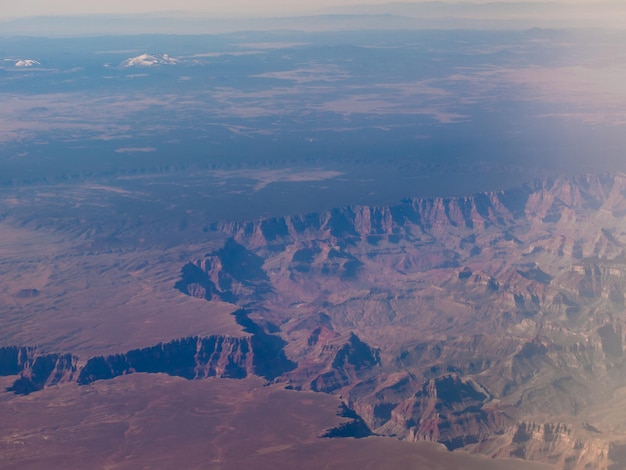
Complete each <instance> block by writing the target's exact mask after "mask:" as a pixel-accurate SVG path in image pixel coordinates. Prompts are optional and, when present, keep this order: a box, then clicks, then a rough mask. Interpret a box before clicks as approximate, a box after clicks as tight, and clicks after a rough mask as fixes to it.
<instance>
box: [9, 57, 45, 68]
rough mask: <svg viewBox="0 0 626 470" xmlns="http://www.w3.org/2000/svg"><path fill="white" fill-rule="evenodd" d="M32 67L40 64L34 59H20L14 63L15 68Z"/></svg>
mask: <svg viewBox="0 0 626 470" xmlns="http://www.w3.org/2000/svg"><path fill="white" fill-rule="evenodd" d="M33 65H41V63H40V62H39V61H37V60H34V59H20V60H18V61H17V62H15V66H16V67H32V66H33Z"/></svg>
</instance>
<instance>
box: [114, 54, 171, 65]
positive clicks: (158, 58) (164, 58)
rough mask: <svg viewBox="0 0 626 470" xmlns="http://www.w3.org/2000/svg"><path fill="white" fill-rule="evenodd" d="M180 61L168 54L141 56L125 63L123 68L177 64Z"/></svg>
mask: <svg viewBox="0 0 626 470" xmlns="http://www.w3.org/2000/svg"><path fill="white" fill-rule="evenodd" d="M177 62H178V60H177V59H175V58H173V57H170V56H168V55H167V54H154V55H152V54H141V55H138V56H137V57H131V58H130V59H126V60H125V61H123V62H122V63H121V64H120V66H122V67H151V66H153V65H166V64H175V63H177Z"/></svg>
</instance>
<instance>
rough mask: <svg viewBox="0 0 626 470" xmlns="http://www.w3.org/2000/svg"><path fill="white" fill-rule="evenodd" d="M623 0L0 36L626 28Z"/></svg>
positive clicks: (185, 17)
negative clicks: (252, 31) (397, 29)
mask: <svg viewBox="0 0 626 470" xmlns="http://www.w3.org/2000/svg"><path fill="white" fill-rule="evenodd" d="M624 12H625V7H624V4H623V3H617V2H598V3H595V2H594V3H581V4H563V3H556V2H492V3H455V2H407V3H404V2H394V3H387V4H382V5H354V6H348V7H336V8H327V9H318V10H313V11H311V12H309V13H306V14H294V13H290V12H289V11H286V12H285V14H284V15H275V16H273V17H260V18H252V17H245V16H232V17H219V18H218V17H215V16H210V15H208V14H203V13H198V14H193V15H192V14H185V13H169V14H168V13H152V14H141V15H97V16H65V17H28V18H16V19H5V20H0V25H1V26H2V27H1V28H0V35H2V36H12V35H33V36H48V35H52V36H58V35H62V36H66V35H68V34H70V35H87V36H92V35H101V34H141V33H163V34H219V33H227V32H234V31H250V30H258V31H269V30H285V29H288V30H301V31H332V30H358V29H395V28H402V29H468V28H469V29H499V30H502V29H529V28H533V27H541V28H623V21H622V18H623V17H624Z"/></svg>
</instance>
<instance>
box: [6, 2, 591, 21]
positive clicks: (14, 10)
mask: <svg viewBox="0 0 626 470" xmlns="http://www.w3.org/2000/svg"><path fill="white" fill-rule="evenodd" d="M453 1H456V2H463V3H485V1H487V0H483V1H481V0H473V1H471V0H453ZM491 1H494V0H491ZM496 1H498V0H496ZM499 1H505V2H507V3H509V2H511V1H514V0H499ZM389 2H390V0H315V1H311V0H304V1H294V0H104V1H102V0H100V1H94V0H56V1H50V0H0V18H11V17H23V16H38V15H46V16H47V15H68V14H76V15H82V14H93V13H112V14H115V13H143V12H163V11H199V12H203V13H208V14H213V15H229V16H230V15H244V16H259V15H261V16H263V15H280V14H291V13H298V12H304V11H311V10H318V9H324V8H328V7H337V6H343V5H353V4H383V3H389ZM556 2H557V3H584V4H594V3H599V2H598V1H597V0H586V1H585V0H556ZM522 3H523V2H522Z"/></svg>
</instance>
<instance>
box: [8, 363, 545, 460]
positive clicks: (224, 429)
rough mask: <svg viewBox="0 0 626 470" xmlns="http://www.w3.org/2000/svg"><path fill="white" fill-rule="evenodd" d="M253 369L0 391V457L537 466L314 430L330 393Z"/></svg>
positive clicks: (332, 417) (323, 421) (330, 410)
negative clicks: (238, 374) (271, 379)
mask: <svg viewBox="0 0 626 470" xmlns="http://www.w3.org/2000/svg"><path fill="white" fill-rule="evenodd" d="M263 385H264V383H263V381H261V380H260V379H255V378H252V379H246V380H242V381H236V380H227V379H215V380H213V379H209V380H202V381H186V380H184V379H180V378H174V377H169V376H165V375H146V374H134V375H130V376H123V377H119V378H117V379H114V380H110V381H101V382H96V383H94V384H92V385H91V386H84V387H79V386H77V385H75V384H65V385H63V386H59V387H52V388H49V389H46V390H44V391H43V392H40V393H35V394H32V395H29V396H25V397H16V396H7V395H4V396H2V397H1V398H0V416H2V417H3V420H2V426H1V427H0V456H1V460H0V462H1V463H0V467H2V468H5V469H18V468H19V469H51V468H64V469H68V468H109V469H113V468H115V469H122V468H127V469H136V468H163V469H169V468H186V469H191V468H198V469H201V468H202V469H206V468H210V469H220V470H226V469H233V470H235V469H242V468H255V469H292V468H304V469H345V468H359V469H392V468H393V469H441V470H448V469H450V470H453V469H476V470H479V469H480V470H496V469H512V470H517V469H519V470H526V469H528V470H540V469H547V468H550V467H547V466H542V465H538V464H532V463H527V462H522V461H514V460H506V461H496V460H490V459H487V458H484V457H479V456H470V455H468V454H466V453H461V452H457V453H450V452H447V451H446V450H444V449H443V448H442V447H441V446H438V445H436V444H430V443H424V442H422V443H413V444H411V443H406V442H400V441H398V440H396V439H392V438H382V437H371V438H367V439H362V440H355V439H320V438H318V436H319V435H320V434H321V433H323V431H324V430H325V429H328V428H329V427H333V426H335V425H337V424H338V423H339V422H340V421H342V420H344V419H345V418H339V417H337V416H336V411H337V410H338V406H339V401H338V399H337V398H336V397H332V396H329V395H324V394H319V393H318V394H316V393H310V392H292V391H287V390H284V389H281V388H280V387H278V386H269V387H266V386H263Z"/></svg>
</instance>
